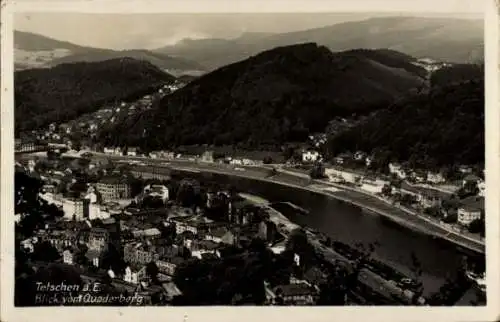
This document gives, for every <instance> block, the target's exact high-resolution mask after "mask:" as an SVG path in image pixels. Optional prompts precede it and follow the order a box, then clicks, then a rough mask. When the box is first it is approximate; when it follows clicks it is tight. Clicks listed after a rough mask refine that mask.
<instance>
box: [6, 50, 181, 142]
mask: <svg viewBox="0 0 500 322" xmlns="http://www.w3.org/2000/svg"><path fill="white" fill-rule="evenodd" d="M174 80H175V78H174V77H173V76H172V75H169V74H167V73H165V72H163V71H162V70H161V69H159V68H158V67H156V66H154V65H152V64H151V63H149V62H146V61H139V60H135V59H131V58H121V59H112V60H106V61H102V62H92V63H86V62H79V63H71V64H70V63H68V64H60V65H57V66H55V67H52V68H38V69H29V70H23V71H17V72H16V73H15V75H14V88H15V128H16V131H18V132H19V131H28V130H33V129H36V128H40V127H44V126H47V125H48V124H50V123H52V122H64V121H67V120H71V119H74V118H76V117H78V116H80V115H81V114H85V113H90V112H94V111H95V110H97V109H98V108H100V107H101V106H102V105H103V104H106V103H110V104H113V103H116V102H120V101H123V100H128V99H136V98H138V97H140V96H142V95H144V94H145V93H149V92H151V91H153V90H154V89H156V88H158V87H159V86H161V85H163V84H165V83H168V82H173V81H174Z"/></svg>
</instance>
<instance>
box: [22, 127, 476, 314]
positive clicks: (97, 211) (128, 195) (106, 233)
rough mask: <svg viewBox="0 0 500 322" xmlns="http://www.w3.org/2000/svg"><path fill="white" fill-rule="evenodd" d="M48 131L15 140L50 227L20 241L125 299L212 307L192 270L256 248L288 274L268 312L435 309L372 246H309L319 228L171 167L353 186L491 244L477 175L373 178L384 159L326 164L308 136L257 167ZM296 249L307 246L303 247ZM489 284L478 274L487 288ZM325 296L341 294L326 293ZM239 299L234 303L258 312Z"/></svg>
mask: <svg viewBox="0 0 500 322" xmlns="http://www.w3.org/2000/svg"><path fill="white" fill-rule="evenodd" d="M89 129H90V128H89ZM42 132H43V133H44V135H45V137H49V138H51V139H50V140H49V141H43V137H42V138H40V139H37V141H35V140H26V139H24V140H21V139H19V140H18V141H17V147H16V148H17V151H19V157H16V158H17V159H18V161H19V162H18V163H17V164H16V171H17V172H19V173H23V174H25V175H27V176H28V177H30V178H35V180H38V181H39V182H40V190H39V192H37V195H38V198H39V200H40V201H39V202H40V203H43V204H44V205H46V207H48V208H47V209H49V210H48V213H44V217H43V218H44V220H43V223H39V224H40V225H41V227H40V225H34V226H35V227H36V229H34V230H33V231H30V232H28V233H26V232H24V233H19V234H17V235H18V236H17V237H18V247H19V251H21V252H23V253H24V254H25V256H26V258H30V260H29V261H28V262H29V263H32V265H33V267H37V268H39V267H40V266H41V267H44V266H45V265H47V263H49V262H61V263H63V264H64V265H66V266H71V269H74V270H76V272H78V274H79V276H81V280H82V281H87V282H96V281H98V282H100V283H104V284H106V285H109V287H110V289H112V292H115V293H119V294H136V295H137V294H139V295H141V296H142V297H143V298H145V299H146V300H145V301H142V302H141V305H148V304H156V305H168V304H171V305H176V304H179V303H184V304H189V303H199V302H200V301H209V300H208V299H203V300H202V299H200V298H197V299H196V300H195V299H193V297H196V296H194V295H193V294H191V293H190V292H193V293H194V290H192V291H191V289H190V288H194V287H195V286H194V285H193V283H194V280H195V279H196V278H200V277H196V278H195V276H192V275H189V274H194V273H192V272H191V273H190V269H191V270H195V269H199V268H192V267H194V266H196V265H198V266H200V265H201V264H200V263H205V262H206V263H212V264H211V265H218V264H220V265H225V264H224V263H226V262H227V261H229V260H230V258H232V256H235V254H239V255H241V256H243V255H242V254H253V252H254V251H255V247H264V249H267V250H268V251H270V253H269V256H271V257H272V258H273V260H272V261H271V263H272V264H269V265H271V267H274V269H278V268H279V269H281V270H280V271H279V273H276V274H274V273H272V274H271V273H268V274H269V275H266V277H265V278H264V279H263V280H262V282H263V285H262V292H263V294H265V296H264V297H263V298H262V299H260V300H259V301H258V303H259V304H267V305H279V304H280V303H281V304H295V305H313V304H318V303H319V304H321V303H326V304H342V305H345V304H349V303H351V304H360V303H363V304H369V303H381V302H383V303H392V302H391V301H394V296H396V298H397V300H396V301H397V302H401V303H406V304H410V303H414V304H425V303H426V300H425V299H424V298H422V297H421V295H420V294H421V285H419V284H418V283H417V281H416V280H413V279H412V278H408V277H407V276H404V275H402V274H401V273H399V272H397V271H395V270H394V269H392V268H390V267H388V266H386V265H384V264H382V263H377V262H373V261H372V260H368V259H367V258H368V257H369V256H366V255H363V254H365V252H366V248H364V247H361V248H358V249H355V248H352V247H349V246H347V245H344V244H342V243H339V242H333V243H332V241H331V240H328V241H327V240H325V238H324V237H321V236H317V235H316V234H313V235H312V238H313V239H316V238H317V240H316V241H319V244H316V245H315V244H314V243H315V242H314V241H311V238H309V242H307V240H308V237H307V236H310V235H311V234H310V231H306V232H304V230H302V229H300V228H297V229H291V228H289V227H287V225H286V224H287V222H286V220H285V222H283V220H281V219H282V216H281V217H280V215H278V216H276V214H275V213H276V211H275V210H273V209H272V208H269V207H266V206H263V205H259V204H258V203H255V202H253V200H252V199H251V198H248V197H245V194H239V193H237V192H236V191H234V189H233V188H231V187H225V188H224V187H220V186H219V187H217V186H216V185H215V186H214V185H213V184H207V183H204V182H198V181H197V180H195V179H190V178H189V176H188V177H186V176H185V175H180V174H178V173H177V174H176V171H175V170H173V169H172V168H171V167H169V166H168V165H169V162H168V161H175V160H184V161H186V162H188V163H193V164H208V165H210V164H213V165H214V166H217V165H219V166H224V167H230V168H231V169H233V170H235V171H237V172H242V173H244V172H245V171H248V169H253V168H265V169H267V170H266V172H268V174H267V176H268V177H272V176H273V175H276V174H277V173H278V172H279V173H285V174H286V173H288V174H291V175H293V176H295V175H297V176H299V177H300V176H302V177H306V178H308V180H307V181H309V183H310V182H313V181H314V182H321V183H324V184H326V185H327V186H328V187H329V188H330V189H334V187H337V188H342V189H346V190H349V189H352V190H353V191H357V192H361V193H363V194H366V195H369V196H372V197H375V198H377V199H380V200H382V201H384V202H385V203H387V204H390V205H392V206H393V207H398V208H400V209H403V210H404V211H406V212H409V213H411V214H413V215H414V216H418V217H425V218H426V219H427V220H429V221H432V222H433V223H434V224H436V225H439V226H441V227H443V228H444V229H448V230H449V231H451V232H454V233H456V234H459V235H461V236H465V237H466V238H470V239H473V240H475V241H478V242H483V243H484V185H485V184H484V179H483V178H484V172H483V171H478V169H473V168H471V167H465V166H463V167H460V168H458V169H454V172H453V171H451V170H448V173H433V172H430V171H427V172H426V171H421V170H411V169H408V168H407V167H405V166H404V165H400V164H397V163H394V162H390V163H389V164H388V165H387V171H386V173H383V172H381V171H378V172H377V171H373V170H371V168H370V166H371V165H372V164H373V163H376V162H377V161H376V159H375V158H374V157H373V156H368V155H367V154H365V153H363V152H356V153H351V154H349V153H344V154H341V155H338V156H337V157H335V158H334V160H332V161H331V162H325V161H324V160H322V156H321V154H320V152H319V151H318V149H317V147H318V145H319V144H318V142H317V137H311V143H310V145H309V147H304V149H303V150H295V151H293V152H292V153H291V157H289V158H288V159H287V160H283V161H281V162H282V163H276V162H275V161H274V160H273V159H272V158H271V157H264V158H263V159H262V160H256V159H250V158H244V157H238V156H234V157H232V156H228V155H217V154H215V153H214V152H213V151H211V150H206V151H205V152H204V153H202V154H201V155H185V154H181V153H179V152H174V151H151V152H149V153H144V152H143V151H141V150H140V149H139V148H136V147H128V148H127V147H125V148H121V147H111V146H109V147H101V148H96V147H95V146H86V145H85V144H82V143H81V142H78V141H75V143H76V144H75V143H73V141H71V142H70V141H65V136H64V133H66V134H68V131H67V127H65V126H63V127H61V126H56V125H51V126H50V127H49V129H47V130H46V131H42ZM68 140H69V139H68ZM73 140H74V139H73ZM64 142H65V143H64ZM75 146H77V147H81V150H77V148H75ZM315 148H316V149H315ZM45 150H48V151H45ZM40 151H43V152H40ZM284 154H288V155H290V152H289V151H288V152H287V153H284ZM127 158H128V159H127ZM18 184H19V183H18V181H17V179H16V185H18ZM21 189H23V187H21ZM20 202H21V203H22V199H21V201H20ZM19 209H21V210H20V212H18V213H16V222H17V223H18V225H20V227H24V226H25V225H26V224H25V223H24V222H25V221H26V218H28V216H27V214H28V213H29V211H26V209H25V208H24V209H25V211H26V213H24V212H23V210H22V209H23V208H22V207H21V206H19ZM45 212H47V210H45ZM19 231H24V229H20V230H19ZM301 238H303V239H302V240H301ZM304 238H305V239H304ZM291 240H292V241H291ZM294 240H299V245H300V246H297V245H296V243H297V242H293V241H294ZM304 240H305V241H304ZM261 244H262V246H257V245H261ZM304 244H305V245H309V246H304ZM311 245H313V246H311ZM325 246H326V247H327V248H330V247H333V252H334V254H335V260H328V259H325V257H324V256H330V255H331V252H332V251H331V250H328V251H326V253H327V254H329V255H325V254H326V253H323V254H322V252H323V251H324V249H325ZM311 247H312V248H311ZM304 248H306V249H307V250H304ZM314 248H316V250H315V251H313V250H312V249H314ZM311 253H312V254H316V255H311ZM318 254H321V255H318ZM355 254H357V255H355ZM247 256H249V255H247ZM356 256H359V257H360V258H365V257H366V258H365V259H364V260H363V261H362V264H361V266H359V264H355V263H357V262H358V261H359V258H357V257H356ZM339 259H341V260H340V262H344V263H348V264H347V265H348V266H346V267H347V268H346V267H344V266H342V267H343V270H342V273H338V272H337V271H338V269H339V268H338V267H337V266H338V265H339V263H340V262H339ZM193 263H195V264H193ZM213 263H217V264H213ZM273 265H281V266H279V267H275V266H273ZM353 267H357V270H355V269H354V268H353ZM367 267H370V269H367ZM332 270H333V271H335V273H332ZM354 271H355V272H356V273H353V272H354ZM360 272H361V273H360ZM374 272H376V273H374ZM186 274H187V275H186ZM336 274H341V275H342V276H344V279H345V281H346V282H345V283H355V285H357V286H356V287H352V284H349V285H347V284H346V285H344V286H343V287H340V286H339V284H342V283H338V281H337V282H336V283H335V285H334V286H332V284H331V283H332V282H329V280H330V279H332V278H334V277H332V275H334V276H336ZM353 274H354V275H355V276H356V277H355V278H354V279H355V282H352V277H351V276H352V275H353ZM276 275H278V276H276ZM481 276H482V275H481V273H478V274H476V275H474V276H473V277H474V280H475V282H476V283H478V286H479V287H482V288H483V291H484V282H482V281H484V276H482V277H481ZM182 278H184V279H182ZM335 278H337V279H338V278H339V277H338V276H337V277H335ZM377 279H379V280H380V281H382V282H380V281H379V283H382V284H384V285H386V288H384V289H383V291H382V293H383V296H382V297H380V294H378V293H377V292H375V293H373V289H374V288H376V287H374V286H373V283H374V280H375V281H376V280H377ZM384 280H387V281H390V283H387V282H383V281H384ZM179 283H180V284H181V285H178V284H179ZM394 283H396V284H394ZM332 287H333V290H332V289H331V288H332ZM339 287H340V289H339ZM360 288H361V289H360ZM181 289H183V290H184V294H183V292H182V291H181ZM347 289H350V290H351V291H349V292H347V291H346V290H347ZM352 290H354V291H352ZM368 290H370V291H368ZM110 292H111V291H110ZM186 292H187V294H185V293H186ZM328 292H331V293H333V294H335V296H336V297H335V298H331V296H330V297H329V296H327V295H325V293H328ZM115 293H112V294H115ZM208 293H210V292H208ZM379 293H380V291H379ZM238 294H239V295H238V296H237V297H235V298H232V299H231V301H233V302H232V303H248V301H250V302H251V303H255V302H254V301H255V300H249V299H248V298H242V294H240V293H238ZM366 294H372V295H371V296H367V295H366ZM374 294H376V295H374ZM394 294H396V295H394ZM206 296H207V297H210V296H209V295H206ZM200 297H201V295H200ZM384 298H385V300H384ZM214 300H215V299H214ZM220 300H221V301H222V299H220ZM190 301H193V302H190ZM235 301H236V302H235ZM372 301H373V302H372ZM384 301H387V302H384ZM431 301H432V300H431ZM221 303H226V302H221Z"/></svg>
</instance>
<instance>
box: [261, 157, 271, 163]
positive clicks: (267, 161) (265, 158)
mask: <svg viewBox="0 0 500 322" xmlns="http://www.w3.org/2000/svg"><path fill="white" fill-rule="evenodd" d="M262 162H263V163H264V164H271V163H273V158H271V157H270V156H266V157H264V159H263V160H262Z"/></svg>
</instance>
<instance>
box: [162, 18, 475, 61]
mask: <svg viewBox="0 0 500 322" xmlns="http://www.w3.org/2000/svg"><path fill="white" fill-rule="evenodd" d="M483 39H484V35H483V22H482V21H481V20H466V19H451V18H419V17H388V18H372V19H368V20H364V21H352V22H345V23H340V24H336V25H332V26H328V27H323V28H315V29H310V30H304V31H297V32H290V33H279V34H268V33H246V34H243V35H242V36H241V37H239V38H236V39H198V40H193V39H185V40H183V41H181V42H179V43H178V44H176V45H171V46H165V47H162V48H159V49H157V50H155V51H156V52H159V53H163V54H167V55H172V56H175V57H182V58H185V59H190V60H193V61H196V62H198V63H200V64H202V65H203V66H206V67H207V68H210V69H215V68H218V67H221V66H224V65H227V64H230V63H233V62H236V61H239V60H242V59H245V58H248V57H249V56H251V55H254V54H256V53H259V52H261V51H264V50H268V49H272V48H275V47H278V46H286V45H292V44H297V43H304V42H315V43H318V44H319V45H324V46H326V47H328V48H329V49H330V50H332V51H344V50H349V49H354V48H366V49H380V48H387V49H393V50H397V51H400V52H403V53H405V54H408V55H411V56H414V57H416V58H432V59H436V60H439V61H447V62H453V63H470V62H478V61H483V45H484V40H483Z"/></svg>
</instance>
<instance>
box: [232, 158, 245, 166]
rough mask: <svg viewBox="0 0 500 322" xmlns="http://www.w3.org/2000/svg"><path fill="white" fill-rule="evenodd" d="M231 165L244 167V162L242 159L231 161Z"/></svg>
mask: <svg viewBox="0 0 500 322" xmlns="http://www.w3.org/2000/svg"><path fill="white" fill-rule="evenodd" d="M229 164H232V165H243V160H241V159H231V161H229Z"/></svg>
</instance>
